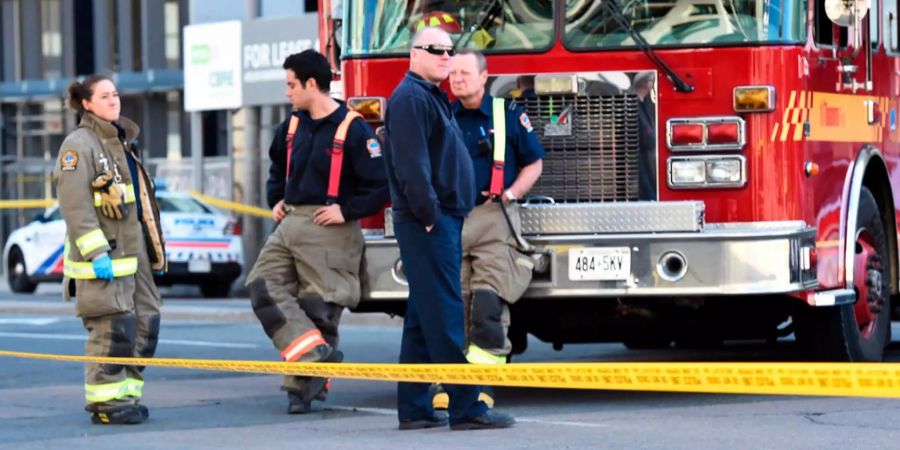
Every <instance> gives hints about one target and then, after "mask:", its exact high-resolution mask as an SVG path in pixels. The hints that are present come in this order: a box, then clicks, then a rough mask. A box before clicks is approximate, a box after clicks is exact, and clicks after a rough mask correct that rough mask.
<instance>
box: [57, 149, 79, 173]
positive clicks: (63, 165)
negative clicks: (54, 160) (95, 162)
mask: <svg viewBox="0 0 900 450" xmlns="http://www.w3.org/2000/svg"><path fill="white" fill-rule="evenodd" d="M76 168H78V152H76V151H75V150H66V151H64V152H63V154H62V156H60V158H59V170H61V171H63V172H71V171H73V170H75V169H76Z"/></svg>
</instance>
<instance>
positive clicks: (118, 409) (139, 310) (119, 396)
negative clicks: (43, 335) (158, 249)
mask: <svg viewBox="0 0 900 450" xmlns="http://www.w3.org/2000/svg"><path fill="white" fill-rule="evenodd" d="M68 96H69V99H68V104H69V107H70V108H72V109H73V110H75V112H76V113H77V115H78V120H79V124H78V128H77V129H76V130H75V131H73V132H72V133H70V134H69V135H68V136H67V137H66V139H65V140H64V141H63V143H62V146H61V147H60V151H59V157H58V160H57V171H56V182H57V192H58V195H59V207H60V211H61V213H62V216H63V219H64V220H65V223H66V245H65V249H64V258H63V273H64V278H63V286H64V289H63V295H64V296H65V298H66V299H67V300H68V299H70V298H71V297H72V296H73V295H74V296H75V297H76V304H75V311H76V313H77V314H78V316H79V317H81V318H82V321H83V323H84V327H85V328H86V329H87V330H88V340H87V345H86V348H85V354H86V355H88V356H111V357H132V356H135V355H137V354H147V353H148V350H149V348H150V347H151V346H152V347H155V340H156V337H155V335H156V330H158V323H159V319H158V306H157V305H158V295H157V296H156V297H155V298H154V297H153V295H152V294H150V295H144V294H146V293H142V295H141V296H140V298H141V300H140V301H141V303H140V304H137V303H136V297H135V295H136V292H135V285H136V280H135V273H136V272H137V271H138V268H139V267H141V260H143V259H144V255H142V252H144V251H145V248H144V244H143V239H142V233H143V232H142V229H141V226H142V223H146V219H144V218H141V217H139V216H140V214H141V213H140V212H138V211H136V208H137V203H136V200H138V201H140V203H141V206H142V207H143V208H144V211H145V212H150V211H148V206H150V205H149V204H148V203H146V202H145V200H146V199H147V198H148V195H150V191H149V190H148V189H149V186H148V184H147V183H146V180H145V179H138V180H135V177H134V175H133V173H132V171H131V170H130V168H129V167H130V165H131V164H133V163H134V159H133V157H131V156H129V154H130V152H129V151H128V150H127V149H126V145H125V143H126V142H129V141H131V140H132V139H134V138H136V137H137V135H138V133H139V130H138V127H137V125H135V124H134V123H133V122H132V121H130V120H128V119H127V118H125V117H121V116H120V115H119V112H120V109H121V103H120V101H119V96H118V92H117V91H116V86H115V85H114V84H113V82H112V80H110V79H109V78H107V77H105V76H102V75H91V76H89V77H87V78H86V79H85V80H84V81H82V82H75V83H72V84H71V85H69V87H68ZM154 209H155V208H154ZM155 223H156V224H158V223H159V222H158V220H157V221H156V222H155ZM150 224H151V225H152V224H153V223H152V222H151V223H150ZM156 230H157V232H158V230H159V229H158V227H157V228H156ZM160 242H161V238H160ZM144 288H146V286H143V283H142V289H144ZM154 291H155V290H154ZM145 303H146V304H145ZM138 329H141V330H142V332H144V333H146V336H145V337H144V339H143V343H142V344H141V346H140V347H139V346H138V342H139V341H140V339H139V338H138V336H137V333H138ZM151 341H152V342H151ZM151 343H152V345H151ZM142 387H143V379H142V377H141V375H140V372H139V371H138V370H136V369H131V368H129V369H126V368H124V367H123V366H121V365H112V364H87V365H86V367H85V401H86V407H85V409H86V410H87V411H88V412H89V413H91V420H92V422H94V423H97V424H135V423H141V422H143V421H145V420H146V419H147V418H148V417H149V413H148V410H147V408H146V407H145V406H144V405H141V404H140V400H141V391H142Z"/></svg>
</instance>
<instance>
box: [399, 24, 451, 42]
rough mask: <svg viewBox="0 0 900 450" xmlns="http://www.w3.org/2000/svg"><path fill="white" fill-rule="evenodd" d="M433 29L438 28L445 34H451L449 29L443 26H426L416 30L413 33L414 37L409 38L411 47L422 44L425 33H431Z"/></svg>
mask: <svg viewBox="0 0 900 450" xmlns="http://www.w3.org/2000/svg"><path fill="white" fill-rule="evenodd" d="M432 30H437V31H440V32H441V33H443V34H446V35H449V33H447V31H446V30H444V29H443V28H441V27H425V28H422V29H421V30H419V31H416V32H415V34H413V36H412V39H410V40H409V44H410V47H413V46H416V45H419V44H421V43H422V36H424V35H425V34H428V33H431V31H432Z"/></svg>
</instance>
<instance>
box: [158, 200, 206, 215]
mask: <svg viewBox="0 0 900 450" xmlns="http://www.w3.org/2000/svg"><path fill="white" fill-rule="evenodd" d="M156 203H157V204H158V205H159V212H171V213H195V214H196V213H199V214H211V213H212V212H213V211H212V210H211V209H210V208H208V207H207V206H206V205H204V204H203V203H200V202H198V201H197V200H196V199H193V198H191V197H156Z"/></svg>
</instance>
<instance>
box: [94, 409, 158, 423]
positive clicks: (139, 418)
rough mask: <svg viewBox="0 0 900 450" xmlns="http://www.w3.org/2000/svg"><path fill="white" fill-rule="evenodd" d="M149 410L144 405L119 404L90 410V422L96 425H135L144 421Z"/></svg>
mask: <svg viewBox="0 0 900 450" xmlns="http://www.w3.org/2000/svg"><path fill="white" fill-rule="evenodd" d="M149 417H150V411H149V410H148V409H147V407H146V406H144V405H121V406H114V407H110V408H101V409H98V410H97V411H94V412H91V423H94V424H97V425H136V424H139V423H141V422H144V421H146V420H147V419H148V418H149Z"/></svg>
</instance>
